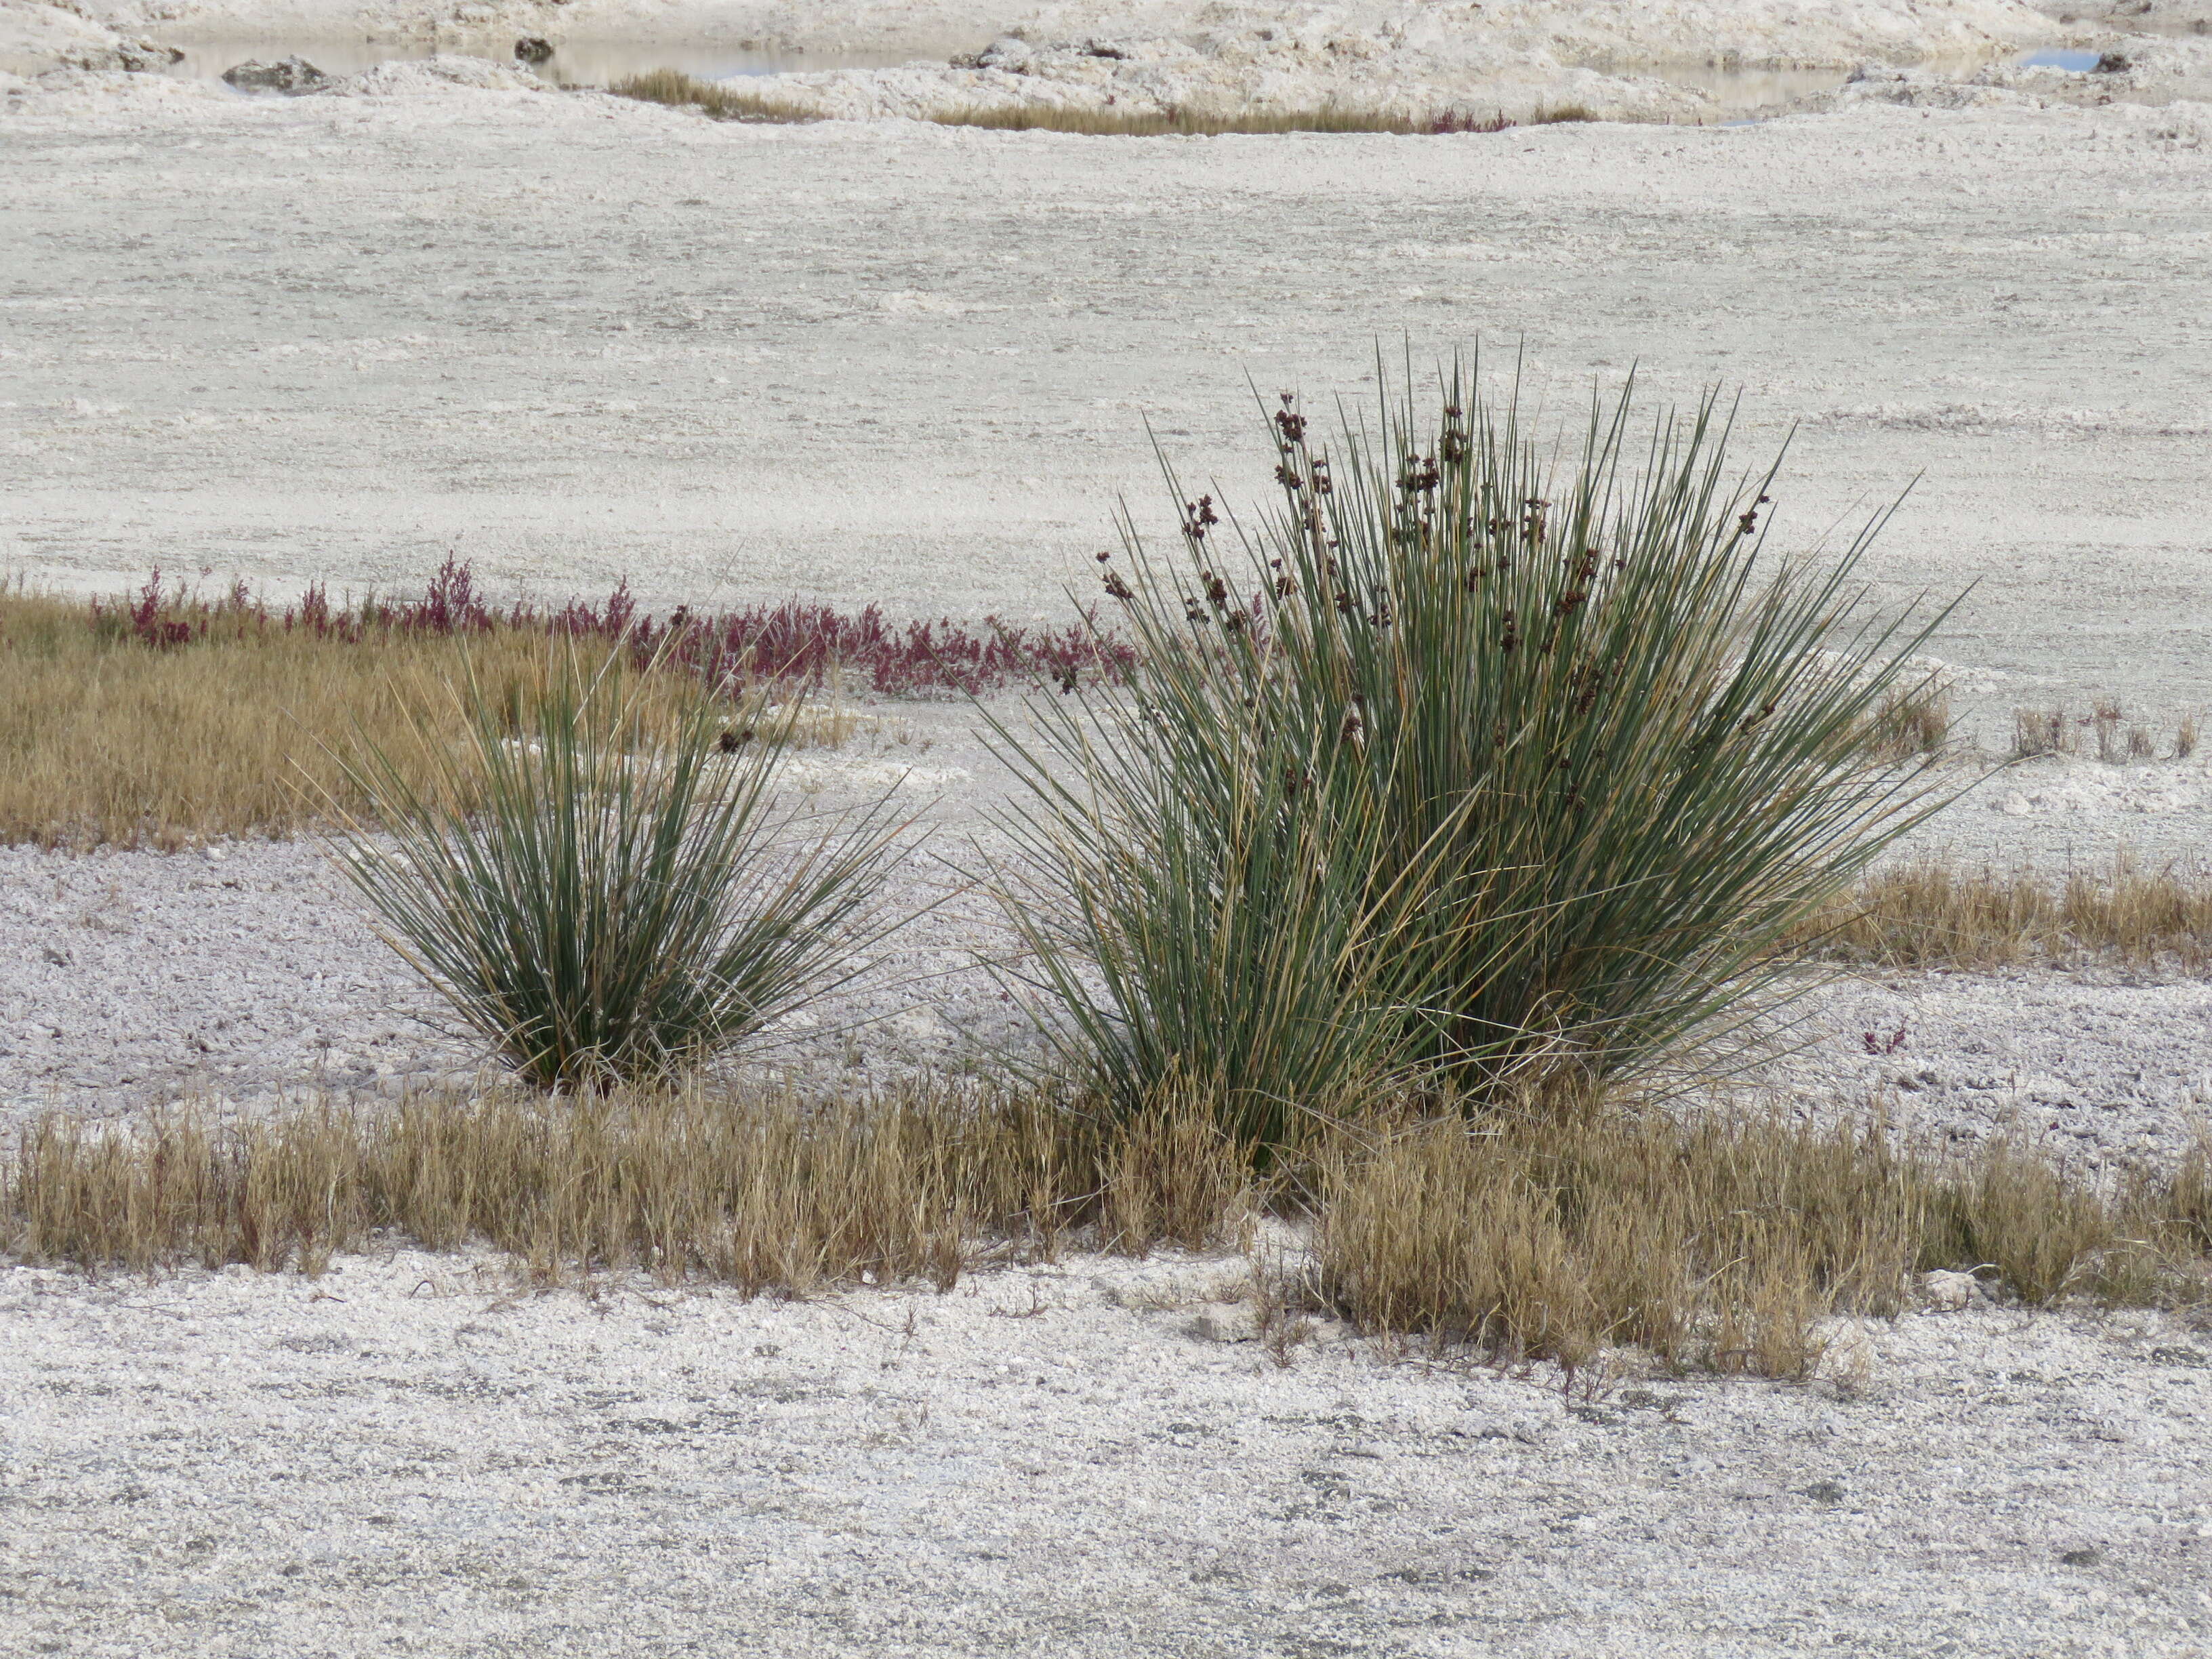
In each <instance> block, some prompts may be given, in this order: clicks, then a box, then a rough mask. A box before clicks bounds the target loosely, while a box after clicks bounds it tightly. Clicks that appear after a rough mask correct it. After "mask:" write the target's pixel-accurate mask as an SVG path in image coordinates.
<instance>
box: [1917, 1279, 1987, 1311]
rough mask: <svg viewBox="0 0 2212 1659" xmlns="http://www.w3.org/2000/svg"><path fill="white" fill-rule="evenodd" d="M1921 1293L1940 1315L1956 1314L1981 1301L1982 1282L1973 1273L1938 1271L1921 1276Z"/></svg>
mask: <svg viewBox="0 0 2212 1659" xmlns="http://www.w3.org/2000/svg"><path fill="white" fill-rule="evenodd" d="M1920 1293H1921V1294H1922V1295H1923V1297H1926V1298H1927V1300H1928V1305H1929V1307H1930V1308H1932V1309H1934V1310H1936V1311H1937V1312H1939V1313H1956V1312H1958V1311H1959V1310H1960V1309H1962V1308H1968V1307H1972V1305H1973V1304H1975V1303H1976V1302H1978V1301H1979V1300H1981V1297H1982V1286H1981V1282H1980V1281H1979V1280H1978V1279H1976V1278H1975V1277H1974V1276H1973V1274H1972V1273H1944V1272H1942V1271H1940V1270H1939V1271H1937V1272H1935V1273H1923V1274H1921V1275H1920Z"/></svg>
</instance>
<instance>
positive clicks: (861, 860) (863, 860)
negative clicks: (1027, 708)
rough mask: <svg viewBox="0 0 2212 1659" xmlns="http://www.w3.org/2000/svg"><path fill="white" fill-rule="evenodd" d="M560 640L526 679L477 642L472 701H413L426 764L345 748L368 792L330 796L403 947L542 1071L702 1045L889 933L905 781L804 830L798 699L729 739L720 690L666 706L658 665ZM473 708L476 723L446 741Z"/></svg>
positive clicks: (581, 1071) (524, 1071) (672, 1066)
mask: <svg viewBox="0 0 2212 1659" xmlns="http://www.w3.org/2000/svg"><path fill="white" fill-rule="evenodd" d="M547 649H548V653H549V654H550V656H551V658H552V662H551V664H550V666H549V668H548V669H547V671H546V672H545V673H544V676H543V677H542V678H541V679H540V680H539V681H538V684H535V685H534V686H533V687H532V689H531V690H530V692H529V694H528V695H526V696H520V697H518V696H513V695H512V694H511V693H508V692H507V690H506V689H505V688H501V687H495V686H493V685H490V684H487V682H486V681H485V680H484V679H483V677H482V676H481V675H479V674H478V673H477V671H476V670H475V667H474V665H473V663H471V662H466V661H465V662H464V665H463V669H464V673H463V677H462V679H461V681H460V684H459V685H458V686H455V687H453V688H451V689H450V690H449V691H448V693H447V696H446V697H444V698H442V699H441V700H440V701H441V702H443V703H447V704H451V703H456V702H457V703H458V704H459V712H458V717H456V715H455V714H453V712H452V711H451V710H450V709H448V708H440V709H438V710H437V712H435V713H434V714H428V715H427V716H412V718H411V723H410V726H409V727H408V728H405V729H406V730H407V731H408V735H409V736H410V737H411V738H413V739H414V742H413V744H412V745H411V750H410V752H414V753H422V752H428V754H429V755H430V756H431V757H432V758H431V764H430V766H429V769H428V776H427V778H425V777H424V776H423V775H422V774H421V773H420V772H419V771H418V770H417V769H415V768H412V767H410V766H409V765H407V764H404V763H402V762H401V761H399V760H398V759H395V758H394V757H393V755H392V751H391V750H390V749H388V748H387V747H386V746H384V745H383V744H380V743H378V742H377V741H376V740H374V738H363V739H362V740H361V741H360V742H358V743H357V744H356V746H355V748H354V750H353V752H352V753H350V754H349V755H348V756H345V757H341V765H342V767H343V775H344V778H345V781H346V784H347V786H348V791H349V793H350V794H352V795H354V796H356V797H357V798H359V799H362V800H365V801H366V802H367V803H368V813H367V815H366V817H365V818H349V817H345V815H344V809H343V805H341V804H339V803H337V802H336V801H333V802H332V803H331V808H332V811H334V813H336V814H337V815H338V816H340V817H341V820H342V822H343V824H344V837H343V858H342V859H341V860H340V863H341V867H342V868H343V870H344V871H345V872H346V874H347V875H348V876H349V878H351V880H352V881H353V883H354V884H355V885H356V887H357V888H358V889H359V890H361V892H362V896H364V897H365V898H366V899H367V900H368V903H369V905H370V908H372V909H373V910H374V913H375V915H376V916H377V918H378V919H379V921H380V922H381V923H382V924H383V927H384V930H385V933H386V938H387V939H389V940H390V941H391V943H392V945H393V946H394V947H395V948H396V949H398V951H399V953H400V954H401V955H402V956H403V957H405V958H406V959H407V961H408V962H409V963H410V964H412V965H413V966H414V967H415V968H416V970H417V971H418V972H420V973H421V974H422V976H423V977H424V978H425V979H427V980H428V981H429V982H430V983H431V984H432V985H433V986H434V987H436V988H437V990H438V991H439V992H440V993H441V994H442V995H443V996H444V997H445V999H446V1000H447V1002H448V1003H449V1004H451V1005H452V1006H453V1009H454V1010H455V1012H458V1013H459V1015H460V1017H461V1018H463V1019H464V1020H465V1021H466V1022H467V1023H468V1024H469V1025H470V1026H471V1027H472V1028H473V1029H474V1030H476V1031H477V1033H478V1034H479V1035H480V1036H483V1038H484V1039H485V1040H486V1041H487V1042H489V1043H490V1044H491V1045H492V1046H493V1048H494V1049H495V1051H496V1052H497V1053H498V1054H500V1055H501V1057H502V1059H503V1060H505V1061H506V1062H507V1064H508V1065H509V1066H512V1067H513V1069H514V1071H515V1072H516V1073H518V1074H519V1075H520V1076H522V1077H524V1078H526V1079H529V1080H530V1081H532V1082H533V1083H536V1084H537V1085H539V1086H541V1087H543V1088H547V1089H574V1088H580V1087H590V1088H597V1089H605V1088H606V1087H609V1086H611V1085H613V1084H616V1083H636V1082H639V1081H641V1080H644V1079H653V1078H660V1077H665V1076H668V1075H671V1074H673V1073H678V1072H680V1071H683V1070H684V1069H687V1068H689V1067H691V1066H696V1065H699V1064H701V1063H702V1062H704V1061H705V1060H708V1059H710V1058H712V1057H713V1056H714V1054H717V1053H718V1052H720V1050H722V1049H724V1048H727V1047H729V1046H730V1045H732V1044H733V1043H736V1042H739V1041H741V1040H743V1039H744V1038H746V1037H748V1036H755V1035H757V1033H759V1032H760V1031H761V1030H763V1028H764V1027H766V1026H767V1025H768V1024H769V1023H770V1022H771V1021H773V1020H775V1019H777V1018H781V1017H782V1016H783V1015H785V1014H787V1013H789V1012H792V1011H793V1010H794V1009H796V1008H798V1007H799V1006H803V1005H804V1004H805V1002H807V1001H809V1000H811V999H812V998H813V997H814V996H816V995H817V994H819V993H820V992H821V990H823V988H825V987H827V986H829V985H830V984H835V983H837V982H841V981H842V979H844V978H848V977H849V976H850V972H851V970H850V969H849V968H848V967H847V966H846V963H847V961H848V957H849V954H850V952H851V951H853V950H854V948H856V947H857V946H858V945H860V944H861V943H863V942H865V941H866V939H869V938H870V937H872V936H877V935H879V933H880V932H881V929H880V928H873V929H872V928H871V927H869V926H868V925H867V924H866V922H865V917H866V912H867V910H868V907H869V906H870V904H871V902H872V898H873V896H874V894H875V891H876V890H877V888H878V886H879V885H880V883H881V879H882V875H883V872H884V867H885V866H886V864H887V862H888V860H889V859H890V855H891V854H892V852H893V851H894V849H895V848H896V844H897V841H898V836H899V831H900V829H901V827H902V826H900V825H898V824H896V823H893V822H892V821H891V820H890V816H889V809H890V797H889V796H888V795H886V796H885V797H884V799H882V800H879V801H878V803H877V804H876V805H875V806H874V807H872V809H870V810H868V811H864V812H862V813H860V814H859V815H858V816H857V817H854V818H852V819H850V820H848V821H845V822H842V823H836V824H835V825H833V827H831V828H830V829H828V830H826V831H822V832H816V833H811V834H809V835H806V836H803V837H794V836H793V831H794V830H796V829H799V814H800V812H801V811H803V810H804V809H778V808H776V807H775V805H774V803H773V796H772V790H773V786H774V783H775V775H776V769H777V764H778V760H779V757H780V756H781V751H782V749H783V747H784V739H785V738H787V736H788V730H787V728H788V727H789V726H790V723H791V720H792V716H791V715H789V714H786V715H784V716H783V717H781V725H779V724H778V722H777V721H776V720H771V719H769V718H767V717H764V716H763V717H761V718H758V719H757V720H753V721H752V722H751V726H752V727H753V728H754V729H756V730H757V732H758V734H759V739H760V740H758V741H755V742H750V743H739V742H734V741H730V740H729V738H730V736H731V734H730V732H729V731H728V727H727V725H726V721H725V720H723V719H722V718H721V717H720V714H718V713H717V711H716V710H715V709H714V708H712V707H711V706H708V705H706V704H704V703H703V702H694V703H693V704H691V705H690V706H689V707H687V708H682V709H680V710H679V711H678V712H677V714H675V715H674V717H673V718H672V719H671V718H670V717H668V715H667V714H665V711H664V709H663V708H661V707H660V706H659V704H658V703H657V702H655V701H654V700H653V698H652V697H651V696H650V695H649V693H650V691H651V690H655V689H657V685H658V683H659V681H661V680H662V679H664V678H667V677H666V676H665V674H663V673H661V672H659V671H658V665H655V667H654V669H653V670H649V671H647V673H645V674H642V675H635V674H624V673H621V672H618V671H617V670H619V669H620V668H622V667H623V660H622V659H620V658H619V657H618V658H617V659H613V660H605V659H603V660H601V661H600V662H599V663H597V664H594V663H592V661H591V660H590V659H589V658H588V657H587V655H586V652H585V650H584V649H583V648H582V647H578V646H576V645H575V644H574V643H573V642H568V643H556V644H554V645H552V646H550V647H547ZM410 715H412V711H410ZM455 724H458V725H459V727H460V729H461V730H462V731H464V732H465V734H466V736H465V741H463V742H462V743H460V744H457V745H456V746H454V747H453V748H451V749H444V750H441V749H439V748H437V747H436V746H435V744H434V743H433V742H432V740H431V738H430V736H429V734H430V732H432V731H433V730H435V729H441V728H444V727H449V726H453V725H455ZM795 840H800V841H803V842H804V844H803V845H797V846H794V845H793V844H792V843H793V842H794V841H795Z"/></svg>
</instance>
